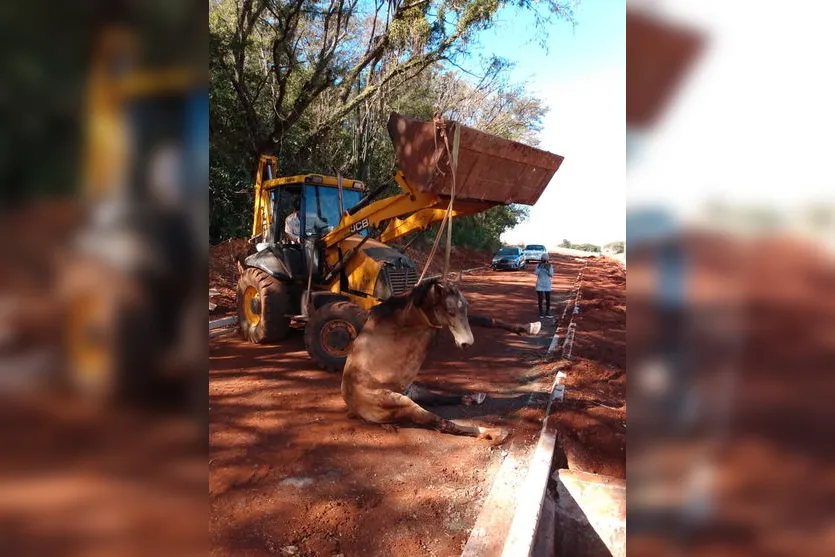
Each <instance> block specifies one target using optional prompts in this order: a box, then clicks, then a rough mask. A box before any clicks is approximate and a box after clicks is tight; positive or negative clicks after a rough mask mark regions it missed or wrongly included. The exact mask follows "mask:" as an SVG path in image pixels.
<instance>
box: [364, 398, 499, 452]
mask: <svg viewBox="0 0 835 557" xmlns="http://www.w3.org/2000/svg"><path fill="white" fill-rule="evenodd" d="M377 403H378V404H379V405H380V408H381V409H384V410H385V413H386V417H387V419H386V420H385V421H386V422H411V423H413V424H416V425H421V426H424V427H429V428H432V429H435V430H437V431H440V432H441V433H449V434H452V435H466V436H468V437H476V438H478V439H485V440H487V441H489V442H490V443H491V444H493V445H500V444H502V443H504V441H505V440H506V439H507V438H508V436H509V433H508V432H507V431H506V430H503V429H499V428H488V427H478V426H471V425H464V424H458V423H455V422H453V421H451V420H447V419H445V418H442V417H440V416H438V415H437V414H433V413H432V412H429V411H428V410H425V409H424V408H422V407H421V406H420V405H418V404H417V403H416V402H415V401H413V400H412V399H410V398H409V397H407V396H405V395H402V394H400V393H395V392H393V391H386V392H385V393H379V394H378V396H377Z"/></svg>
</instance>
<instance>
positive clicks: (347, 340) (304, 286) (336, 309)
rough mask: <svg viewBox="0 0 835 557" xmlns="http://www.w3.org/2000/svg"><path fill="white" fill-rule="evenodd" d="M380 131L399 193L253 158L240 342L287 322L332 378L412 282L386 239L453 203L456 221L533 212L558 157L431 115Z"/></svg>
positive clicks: (405, 261) (394, 121)
mask: <svg viewBox="0 0 835 557" xmlns="http://www.w3.org/2000/svg"><path fill="white" fill-rule="evenodd" d="M388 132H389V136H390V138H391V140H392V142H393V144H394V149H395V155H396V159H397V167H398V169H399V170H398V172H397V174H396V175H395V177H394V179H395V181H396V182H397V184H398V185H399V186H400V188H401V189H402V193H400V194H398V195H394V196H392V197H387V198H383V199H378V200H376V201H375V199H376V198H377V197H379V196H380V194H381V193H382V192H383V191H384V190H385V187H384V186H382V187H378V188H376V189H374V190H373V191H370V192H369V191H368V189H367V188H366V186H365V184H363V183H362V182H360V181H357V180H353V179H348V178H343V177H342V176H325V175H321V174H305V175H298V176H289V177H280V178H276V177H274V173H275V172H276V169H277V160H276V159H275V157H271V156H266V155H264V156H261V157H260V160H259V164H258V171H257V174H256V178H255V207H254V218H253V226H252V239H253V240H254V241H257V244H256V252H255V253H253V254H251V255H249V256H248V257H247V258H246V259H245V260H244V262H243V265H242V268H241V271H242V272H241V276H240V279H239V280H238V287H237V309H238V320H239V323H240V328H241V332H242V334H243V336H244V338H245V339H247V340H249V341H251V342H256V343H265V342H275V341H277V340H280V339H282V338H283V337H284V336H285V335H286V334H287V331H288V330H289V328H290V323H291V321H296V322H301V323H305V335H304V338H305V346H306V348H307V351H308V353H309V354H310V356H311V357H312V358H313V360H314V361H315V362H316V363H317V364H318V365H319V366H320V367H321V368H323V369H326V370H329V371H341V369H342V367H343V366H344V364H345V359H346V357H347V354H348V350H349V348H350V346H351V342H352V341H353V340H354V338H356V336H357V334H358V333H359V331H360V330H361V329H362V327H363V325H364V323H365V320H366V318H367V311H368V310H369V309H371V308H372V307H374V306H375V305H376V304H379V303H380V302H382V301H383V300H386V299H387V298H389V297H390V296H394V295H398V294H402V293H403V292H406V291H407V290H409V289H410V288H412V287H413V286H414V285H415V284H416V282H417V280H418V278H419V277H418V273H419V270H418V269H417V267H416V265H415V263H414V262H413V261H412V260H411V259H409V258H408V257H407V256H405V255H404V254H403V253H401V252H399V251H397V250H396V249H394V248H392V247H390V246H388V245H387V242H391V241H394V240H396V239H399V238H402V237H403V236H406V235H407V234H411V233H413V232H417V231H420V230H425V229H426V228H428V227H429V226H431V225H433V224H435V223H438V222H440V221H442V220H443V219H444V216H445V214H446V213H447V211H448V209H449V206H450V198H451V197H453V203H452V209H451V214H452V216H453V217H457V216H463V215H469V214H474V213H478V212H480V211H484V210H486V209H489V208H490V207H493V206H495V205H499V204H509V203H520V204H526V205H533V204H534V203H536V201H537V199H539V197H540V195H541V194H542V192H543V191H544V189H545V187H546V186H547V185H548V183H549V182H550V180H551V178H552V177H553V175H554V173H555V172H556V171H557V169H558V168H559V166H560V164H561V163H562V160H563V158H562V157H561V156H559V155H555V154H552V153H548V152H546V151H542V150H540V149H535V148H533V147H529V146H527V145H523V144H521V143H517V142H514V141H508V140H505V139H502V138H499V137H496V136H493V135H490V134H486V133H483V132H480V131H477V130H474V129H472V128H468V127H466V126H463V125H461V124H459V123H456V122H451V121H443V120H440V119H437V118H436V119H435V120H433V121H432V122H422V121H419V120H414V119H412V118H408V117H405V116H402V115H400V114H397V113H392V114H391V116H390V118H389V121H388ZM453 168H455V172H454V173H453ZM288 217H289V223H288ZM296 219H297V220H296Z"/></svg>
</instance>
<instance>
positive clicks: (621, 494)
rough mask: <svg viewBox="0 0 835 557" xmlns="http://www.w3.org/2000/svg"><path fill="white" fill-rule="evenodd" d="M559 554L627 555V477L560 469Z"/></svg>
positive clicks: (557, 476)
mask: <svg viewBox="0 0 835 557" xmlns="http://www.w3.org/2000/svg"><path fill="white" fill-rule="evenodd" d="M553 477H554V479H555V480H556V481H557V512H556V515H557V518H556V540H555V545H556V551H555V553H556V555H558V556H569V555H571V556H575V557H597V556H599V555H611V556H612V557H626V481H625V480H623V479H620V478H612V477H610V476H601V475H599V474H590V473H588V472H580V471H577V470H564V469H563V470H558V471H557V472H555V473H554V474H553Z"/></svg>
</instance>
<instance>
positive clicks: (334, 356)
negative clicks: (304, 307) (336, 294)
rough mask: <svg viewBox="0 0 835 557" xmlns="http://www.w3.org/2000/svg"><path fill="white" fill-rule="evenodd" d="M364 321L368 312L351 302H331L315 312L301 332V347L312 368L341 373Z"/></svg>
mask: <svg viewBox="0 0 835 557" xmlns="http://www.w3.org/2000/svg"><path fill="white" fill-rule="evenodd" d="M367 319H368V312H367V311H365V310H364V309H362V308H361V307H359V306H357V305H356V304H352V303H351V302H332V303H330V304H327V305H324V306H322V307H321V308H319V309H318V310H316V311H315V312H314V313H313V315H312V316H311V318H310V321H308V322H307V326H306V327H305V329H304V345H305V348H307V352H308V354H310V357H311V358H312V359H313V361H314V362H315V363H316V365H317V366H319V367H320V368H322V369H324V370H325V371H331V372H334V373H336V372H341V371H342V369H343V368H344V367H345V360H347V359H348V352H349V350H350V349H351V344H352V343H353V342H354V339H355V338H357V335H359V333H360V331H362V328H363V326H365V322H366V320H367Z"/></svg>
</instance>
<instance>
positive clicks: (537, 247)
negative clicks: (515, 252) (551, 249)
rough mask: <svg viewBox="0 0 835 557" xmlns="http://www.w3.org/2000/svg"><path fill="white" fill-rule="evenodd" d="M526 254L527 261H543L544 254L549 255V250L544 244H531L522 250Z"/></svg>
mask: <svg viewBox="0 0 835 557" xmlns="http://www.w3.org/2000/svg"><path fill="white" fill-rule="evenodd" d="M522 253H523V254H524V256H525V262H526V263H527V262H529V261H542V256H543V255H544V256H546V257H548V250H547V249H545V246H543V245H542V244H529V245H527V246H525V249H524V250H522Z"/></svg>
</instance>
